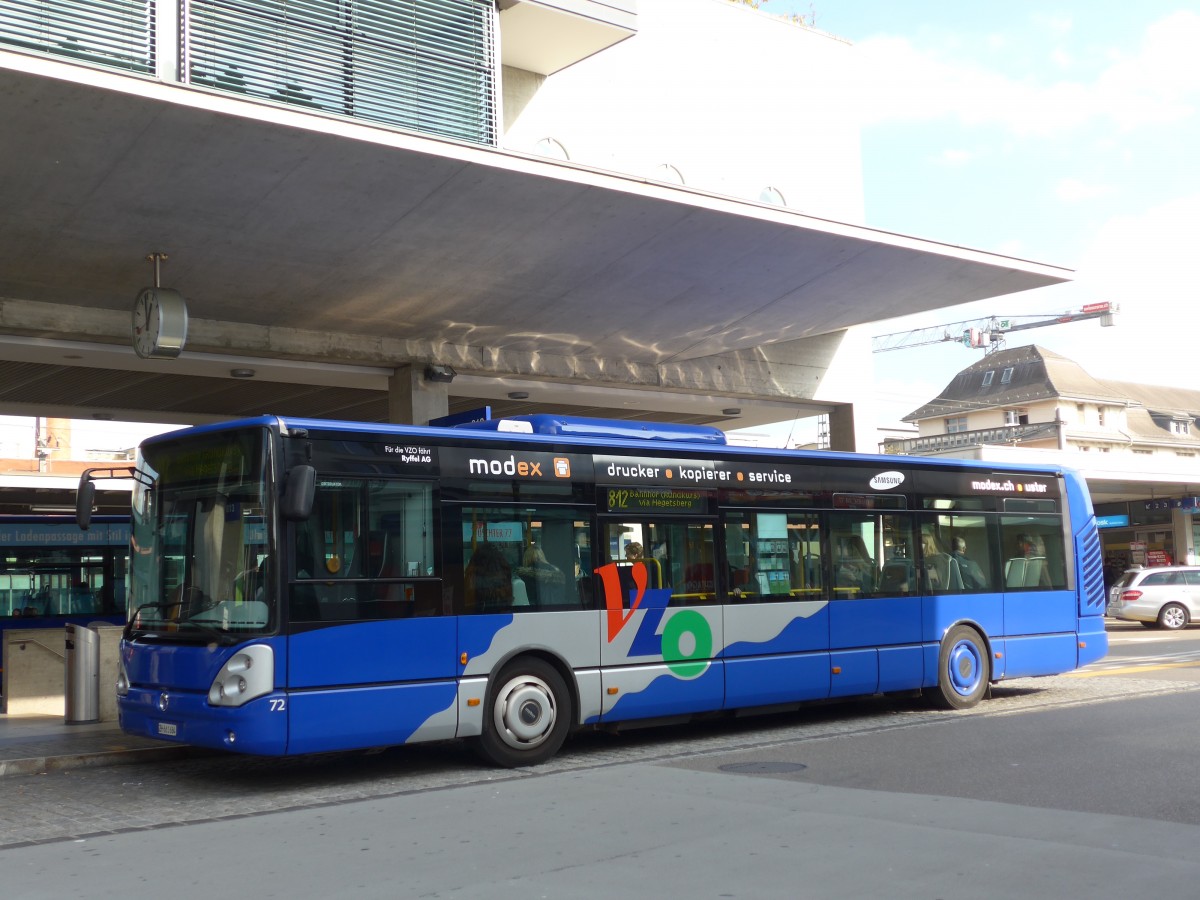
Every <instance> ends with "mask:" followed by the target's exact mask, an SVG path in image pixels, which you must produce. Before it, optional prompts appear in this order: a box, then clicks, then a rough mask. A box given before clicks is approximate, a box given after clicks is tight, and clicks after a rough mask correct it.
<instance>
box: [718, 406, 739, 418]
mask: <svg viewBox="0 0 1200 900" xmlns="http://www.w3.org/2000/svg"><path fill="white" fill-rule="evenodd" d="M741 414H742V408H741V407H740V406H731V407H729V408H728V409H723V410H721V415H723V416H740V415H741Z"/></svg>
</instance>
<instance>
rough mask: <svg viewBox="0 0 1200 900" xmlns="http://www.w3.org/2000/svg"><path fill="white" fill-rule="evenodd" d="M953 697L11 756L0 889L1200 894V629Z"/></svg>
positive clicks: (67, 892)
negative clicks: (978, 698) (513, 750)
mask: <svg viewBox="0 0 1200 900" xmlns="http://www.w3.org/2000/svg"><path fill="white" fill-rule="evenodd" d="M1111 634H1112V653H1111V654H1110V657H1109V658H1108V659H1106V660H1103V661H1101V662H1100V663H1097V664H1095V665H1094V666H1092V667H1089V668H1088V669H1086V670H1083V671H1081V672H1079V673H1076V674H1074V675H1072V676H1063V677H1057V678H1050V679H1025V680H1019V681H1013V682H1010V683H1006V684H1003V685H1000V686H997V688H996V689H995V690H994V697H993V699H992V700H990V701H988V702H986V703H984V704H982V705H981V706H980V707H978V708H977V709H975V710H971V711H968V712H966V713H946V712H935V711H930V710H927V709H925V708H923V707H922V706H921V705H920V704H919V703H918V702H916V701H913V700H901V699H891V698H876V699H873V700H868V701H862V702H857V703H843V704H837V705H834V706H817V707H812V708H809V709H806V710H804V711H802V712H800V713H792V714H786V715H777V716H769V717H762V718H754V719H742V720H732V721H731V720H722V721H719V722H710V723H701V724H693V725H689V726H681V727H678V728H668V729H648V730H644V731H635V732H629V733H626V734H622V735H607V734H589V735H581V736H578V737H577V738H576V739H574V740H572V741H571V742H570V743H569V744H568V745H567V747H566V748H565V749H564V752H563V753H562V754H560V756H559V757H557V758H556V759H555V760H553V761H551V762H550V763H549V764H547V765H545V766H542V767H538V768H536V769H531V770H520V771H516V772H509V771H503V770H496V769H490V768H486V767H484V766H483V765H482V764H480V763H478V762H476V761H475V759H474V758H473V756H472V755H471V754H470V753H469V751H468V750H467V749H466V748H465V747H463V746H461V745H459V744H448V745H439V746H436V747H418V748H399V749H395V750H389V751H386V752H382V753H376V754H370V755H363V754H342V755H334V756H326V757H319V758H307V759H300V760H287V761H278V760H258V759H247V758H242V757H225V756H220V757H208V758H202V759H192V760H186V761H179V762H172V763H158V764H153V765H144V766H121V767H113V768H108V769H91V770H74V771H68V772H61V773H56V774H52V775H44V776H28V777H11V778H6V779H4V780H3V782H2V783H0V884H3V889H4V892H5V894H6V895H7V896H10V897H14V898H22V900H25V898H37V897H55V898H59V897H73V896H80V897H92V898H95V897H109V896H112V897H116V896H121V897H127V898H128V897H135V898H136V897H151V896H154V897H159V896H162V895H164V894H165V895H168V896H170V897H171V898H172V900H176V898H189V897H206V898H211V897H213V896H220V895H221V894H222V893H225V892H237V893H247V892H248V893H251V894H252V895H254V896H256V897H275V896H280V897H282V896H289V897H316V896H322V897H328V896H331V895H332V896H339V897H340V896H354V897H358V896H361V897H393V898H394V897H410V896H411V897H451V898H470V897H487V898H494V897H555V898H558V897H564V898H572V897H606V898H607V897H612V896H628V897H650V896H654V897H662V896H664V895H665V896H670V897H674V896H687V897H689V898H692V897H697V898H700V897H747V898H761V897H787V898H797V897H854V898H862V897H898V898H908V897H912V898H924V900H928V898H937V897H944V898H975V897H979V898H994V897H1021V898H1022V900H1029V898H1042V897H1070V898H1075V897H1081V896H1088V897H1101V898H1107V897H1113V898H1116V897H1120V898H1122V900H1128V897H1130V896H1153V897H1156V898H1171V897H1188V898H1192V897H1196V896H1198V895H1200V888H1198V887H1197V885H1200V861H1198V860H1196V858H1195V857H1196V854H1195V850H1194V848H1195V847H1196V846H1197V842H1198V841H1200V789H1197V788H1196V787H1195V779H1193V778H1191V772H1190V765H1189V763H1190V760H1191V758H1192V757H1193V755H1194V750H1193V748H1194V747H1195V746H1197V744H1198V743H1200V725H1197V724H1196V723H1200V663H1198V662H1195V661H1194V660H1193V657H1192V655H1191V654H1193V653H1194V651H1195V650H1200V629H1189V630H1188V631H1185V632H1182V633H1177V634H1172V635H1169V636H1167V637H1166V638H1164V639H1162V640H1148V638H1157V637H1158V636H1159V635H1158V634H1157V633H1154V632H1149V631H1147V630H1145V629H1142V628H1141V627H1140V626H1136V625H1135V626H1132V627H1131V628H1125V627H1123V626H1120V625H1117V624H1115V623H1114V625H1113V628H1112V632H1111Z"/></svg>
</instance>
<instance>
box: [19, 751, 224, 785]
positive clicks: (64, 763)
mask: <svg viewBox="0 0 1200 900" xmlns="http://www.w3.org/2000/svg"><path fill="white" fill-rule="evenodd" d="M207 753H208V751H205V750H201V749H199V748H196V747H188V746H181V747H140V748H136V749H130V750H101V751H96V752H92V753H68V754H62V755H57V756H30V757H26V758H25V759H5V760H0V778H3V777H5V776H8V775H48V774H50V773H51V772H66V771H69V770H71V769H93V768H99V767H101V766H124V765H130V764H132V763H143V762H166V761H169V760H172V759H187V758H190V757H192V756H200V755H205V754H207Z"/></svg>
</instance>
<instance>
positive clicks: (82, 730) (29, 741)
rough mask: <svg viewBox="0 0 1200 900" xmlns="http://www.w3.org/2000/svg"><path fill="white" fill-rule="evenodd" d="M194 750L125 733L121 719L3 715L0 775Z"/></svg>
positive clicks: (167, 756)
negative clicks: (70, 720) (86, 721)
mask: <svg viewBox="0 0 1200 900" xmlns="http://www.w3.org/2000/svg"><path fill="white" fill-rule="evenodd" d="M192 752H193V748H191V747H187V746H180V745H175V744H166V743H163V742H161V741H152V740H150V739H148V738H139V737H133V736H132V735H128V734H125V733H124V732H122V731H121V729H120V728H119V727H118V725H117V723H116V722H97V723H95V724H92V725H67V724H66V723H65V720H64V719H63V717H62V716H7V715H0V777H3V776H5V775H40V774H43V773H46V772H58V771H62V770H64V769H76V768H82V767H85V766H115V765H121V764H122V763H132V762H150V761H154V760H165V759H182V758H183V757H185V756H187V755H189V754H190V753H192Z"/></svg>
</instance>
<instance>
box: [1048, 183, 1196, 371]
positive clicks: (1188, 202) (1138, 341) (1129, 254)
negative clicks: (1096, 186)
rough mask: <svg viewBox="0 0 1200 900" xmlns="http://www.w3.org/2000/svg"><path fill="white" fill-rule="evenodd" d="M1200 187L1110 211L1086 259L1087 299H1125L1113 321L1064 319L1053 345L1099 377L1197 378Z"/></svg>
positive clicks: (1083, 288) (1082, 289) (1080, 285)
mask: <svg viewBox="0 0 1200 900" xmlns="http://www.w3.org/2000/svg"><path fill="white" fill-rule="evenodd" d="M1198 246H1200V194H1194V195H1192V196H1188V197H1182V198H1180V199H1178V200H1174V201H1171V202H1170V203H1165V204H1162V205H1160V206H1157V207H1155V208H1153V209H1149V210H1147V211H1145V212H1144V213H1141V214H1138V215H1127V216H1120V217H1115V218H1113V219H1111V220H1110V221H1109V222H1108V223H1106V224H1105V225H1104V227H1103V228H1102V229H1101V230H1100V231H1099V233H1098V234H1097V236H1096V238H1095V240H1094V241H1093V242H1092V243H1091V245H1090V246H1089V247H1088V248H1087V251H1086V253H1085V255H1084V256H1083V258H1082V259H1081V261H1080V265H1079V270H1078V282H1077V285H1076V288H1077V289H1078V293H1079V294H1080V295H1081V296H1082V298H1083V299H1082V300H1081V302H1083V303H1087V302H1093V301H1100V300H1107V301H1108V302H1110V303H1115V304H1117V305H1119V306H1120V312H1119V313H1118V314H1117V316H1116V318H1115V321H1116V324H1115V326H1114V327H1112V328H1094V329H1093V328H1091V326H1090V324H1088V323H1085V324H1081V325H1068V326H1064V328H1063V329H1062V331H1061V332H1056V335H1055V339H1054V341H1053V343H1049V346H1050V347H1052V348H1053V349H1055V350H1056V351H1057V352H1059V353H1062V354H1063V355H1064V356H1067V357H1069V358H1071V359H1074V360H1075V361H1076V362H1078V363H1079V364H1080V365H1082V366H1083V367H1084V368H1085V369H1087V370H1088V371H1089V372H1090V373H1091V374H1093V375H1096V376H1098V377H1101V378H1111V379H1117V380H1123V381H1137V382H1142V383H1146V384H1176V385H1186V386H1191V385H1192V383H1193V380H1194V379H1193V378H1192V375H1191V369H1192V357H1193V355H1194V354H1193V352H1192V341H1191V338H1190V333H1191V330H1192V327H1191V326H1192V324H1193V320H1194V319H1195V313H1194V309H1195V301H1196V297H1198V296H1200V254H1197V253H1196V248H1197V247H1198Z"/></svg>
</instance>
